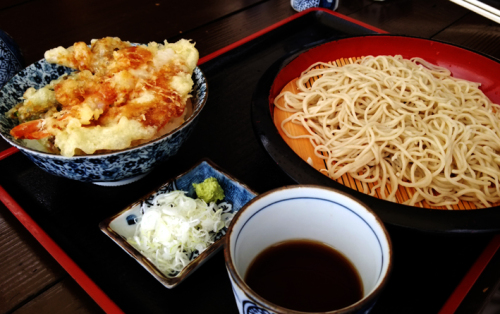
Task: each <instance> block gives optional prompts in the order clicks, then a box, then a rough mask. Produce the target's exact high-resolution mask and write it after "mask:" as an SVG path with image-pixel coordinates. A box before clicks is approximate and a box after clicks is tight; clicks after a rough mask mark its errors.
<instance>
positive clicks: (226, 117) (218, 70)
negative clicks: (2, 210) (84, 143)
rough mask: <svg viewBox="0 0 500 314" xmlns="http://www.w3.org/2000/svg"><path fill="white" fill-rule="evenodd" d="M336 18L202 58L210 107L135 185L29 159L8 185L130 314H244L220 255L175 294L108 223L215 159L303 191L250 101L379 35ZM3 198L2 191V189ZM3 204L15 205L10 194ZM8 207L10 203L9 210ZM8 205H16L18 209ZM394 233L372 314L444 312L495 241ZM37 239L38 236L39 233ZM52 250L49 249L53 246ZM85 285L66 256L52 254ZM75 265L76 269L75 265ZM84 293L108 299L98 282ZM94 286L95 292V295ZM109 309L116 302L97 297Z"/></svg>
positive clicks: (13, 167) (300, 18)
mask: <svg viewBox="0 0 500 314" xmlns="http://www.w3.org/2000/svg"><path fill="white" fill-rule="evenodd" d="M376 32H377V30H376V29H374V28H372V27H369V26H367V25H363V24H358V23H355V22H354V21H352V20H351V19H347V18H345V17H343V16H341V15H338V14H335V13H328V12H327V11H322V10H313V11H309V12H307V14H297V15H296V16H294V17H293V18H290V19H287V20H286V21H284V22H283V23H279V24H277V25H274V26H272V27H270V28H268V29H266V31H265V32H263V33H262V34H261V35H260V36H251V37H249V38H247V39H246V40H243V41H241V42H239V44H238V45H236V47H234V48H231V49H226V50H227V51H226V50H225V51H224V53H222V54H220V53H214V54H212V55H210V56H207V57H205V58H203V59H202V61H203V64H201V65H200V68H201V69H202V71H203V72H204V73H205V75H206V76H207V79H208V90H209V92H208V103H207V105H206V107H205V108H204V111H203V112H202V113H201V116H200V120H199V124H198V125H197V126H196V129H195V131H194V132H193V134H192V135H191V137H190V138H189V139H188V140H187V142H186V143H185V144H184V145H183V147H181V149H180V151H179V153H178V155H176V156H175V157H173V158H172V159H170V160H169V161H167V162H166V163H164V164H162V165H161V166H159V167H158V168H156V169H155V170H154V171H153V172H152V173H150V174H149V175H147V176H146V177H145V178H143V179H141V180H139V181H137V182H134V183H132V184H129V185H125V186H119V187H103V186H98V185H93V184H88V183H81V182H77V181H71V180H68V179H64V178H59V177H55V176H52V175H49V174H48V173H45V172H44V171H42V170H40V169H39V168H37V167H36V166H35V165H34V164H32V163H31V162H30V161H29V160H28V159H27V158H26V157H25V156H24V155H22V154H21V153H15V154H13V155H11V156H8V157H6V158H4V159H3V160H0V173H1V175H0V185H1V187H3V189H5V192H6V195H7V196H8V198H9V197H11V198H12V199H13V200H15V202H17V203H18V204H19V206H20V208H22V210H23V211H21V212H17V213H15V215H16V216H17V218H18V219H20V220H23V217H24V218H26V217H28V216H29V217H31V219H32V220H33V221H32V222H28V223H26V222H25V226H26V227H27V228H28V229H29V230H30V231H32V233H33V232H34V231H33V230H35V229H36V228H38V227H39V228H41V229H42V230H43V231H44V232H45V233H46V234H47V235H48V237H50V239H51V240H53V241H54V242H55V246H56V247H58V248H60V249H62V251H63V252H64V253H65V254H66V255H67V256H68V257H69V258H70V259H71V260H72V261H74V263H75V264H76V268H79V269H81V270H82V271H83V273H84V274H86V276H88V278H90V279H91V281H93V283H95V284H96V286H97V287H98V288H97V290H99V289H101V290H102V291H103V292H104V294H105V295H107V296H108V297H109V298H110V299H111V301H112V302H111V303H114V304H116V305H117V306H118V307H119V308H121V309H122V310H123V311H125V312H127V313H137V312H140V313H156V312H158V313H165V312H166V313H237V308H236V303H235V301H234V297H233V293H232V289H231V284H230V282H229V277H228V275H227V272H226V269H225V264H224V257H223V253H222V252H219V253H218V254H216V255H215V257H213V258H212V259H211V260H209V261H208V262H207V263H206V264H204V265H203V266H202V267H201V268H200V269H199V270H197V271H196V272H195V273H194V274H193V275H192V276H190V277H189V278H187V279H186V281H185V282H183V283H182V284H180V285H179V286H178V287H176V288H174V289H171V290H169V289H166V288H165V287H163V286H162V285H161V284H160V283H159V282H157V281H156V279H154V278H153V277H152V276H151V275H150V274H149V273H148V272H147V271H146V270H145V269H143V268H142V267H141V266H140V265H139V264H138V263H136V262H135V261H134V260H133V259H132V258H130V257H129V256H128V255H127V254H126V253H125V252H124V251H123V250H122V249H121V248H119V247H118V246H117V245H116V244H115V243H114V242H112V241H111V240H110V239H109V238H107V237H106V235H104V234H103V233H102V232H101V231H100V230H99V227H98V226H99V222H101V221H102V220H104V219H105V218H107V217H109V216H111V215H113V214H115V213H117V212H119V211H120V210H121V209H123V208H124V207H126V206H127V205H129V204H130V203H132V202H134V201H135V200H137V199H139V198H140V197H142V196H143V195H145V194H147V193H149V192H150V191H152V190H153V189H154V188H156V187H158V186H160V185H161V184H162V183H163V182H165V181H167V180H168V179H169V178H171V177H174V176H176V175H178V174H180V173H182V172H184V171H186V170H187V169H189V168H190V167H192V166H193V165H194V164H196V163H197V162H198V161H199V160H200V159H202V158H209V159H211V160H212V161H213V162H214V163H216V164H217V165H219V166H220V167H221V168H223V169H225V170H226V171H227V172H228V173H230V174H232V175H233V176H234V177H236V178H238V179H239V180H241V181H242V182H244V183H246V184H247V185H248V186H249V187H250V188H252V189H254V190H255V191H257V192H259V193H262V192H265V191H268V190H270V189H273V188H277V187H280V186H284V185H291V184H295V182H294V181H292V180H291V179H290V178H289V177H288V176H287V175H286V174H285V173H284V172H283V171H282V170H281V169H280V167H279V166H278V165H276V164H275V163H274V162H273V161H272V159H271V158H270V157H269V156H268V155H267V153H266V152H265V151H264V149H263V148H262V147H261V146H260V143H259V140H258V139H257V138H256V136H255V135H254V132H253V129H252V122H251V117H250V102H251V98H252V93H253V92H254V89H255V86H256V84H257V82H258V80H259V79H260V77H261V76H262V74H263V73H264V72H265V70H266V69H267V68H268V67H269V66H270V65H271V64H272V63H273V62H275V61H276V60H277V59H279V58H280V57H281V56H283V55H285V54H288V53H292V52H294V51H298V50H301V49H304V47H307V46H314V45H316V44H318V43H321V42H324V41H328V40H333V39H336V38H342V37H346V36H355V35H363V34H369V33H376ZM0 192H1V191H0ZM3 201H4V202H6V200H5V197H3ZM7 203H8V202H6V204H7ZM7 207H9V208H11V210H12V206H10V205H9V204H7ZM388 228H389V232H390V234H391V237H392V241H393V249H394V269H393V271H392V275H391V279H390V281H389V283H388V286H387V287H386V289H385V291H384V293H383V294H382V296H381V298H380V299H379V301H378V303H377V305H376V306H375V308H374V309H373V311H372V313H436V312H438V311H439V309H440V308H441V306H442V305H443V304H444V303H445V301H446V300H447V298H448V297H449V295H450V294H451V293H452V292H453V290H454V288H455V287H456V286H457V285H458V284H459V282H460V280H461V279H462V277H463V276H464V275H465V274H466V272H467V270H468V269H469V268H470V267H471V265H472V264H473V262H474V261H475V259H476V258H477V257H478V256H479V255H480V253H481V251H482V250H483V249H484V248H485V246H486V245H487V244H488V242H489V241H490V239H491V236H488V235H477V236H475V235H467V236H447V235H439V234H437V235H436V234H421V233H418V232H415V231H410V230H402V229H396V228H391V227H388ZM35 232H36V230H35ZM46 248H47V246H46ZM48 250H49V252H51V253H52V254H53V255H54V257H56V259H58V260H59V262H60V263H61V264H62V265H63V266H64V267H65V268H66V269H67V270H68V271H69V272H70V274H71V275H72V276H73V277H75V279H76V280H77V281H79V282H80V283H81V284H82V282H83V281H85V280H86V279H85V278H84V279H82V278H79V277H81V276H80V275H81V273H80V272H79V271H72V269H73V268H75V267H74V266H75V265H73V266H72V265H69V266H68V263H66V262H65V259H64V258H58V257H60V256H58V254H59V253H58V250H57V249H56V250H51V249H50V248H48ZM69 264H71V263H69ZM82 286H83V287H84V288H85V289H87V292H89V294H90V295H91V296H93V297H94V298H96V295H97V298H100V297H99V293H96V292H95V291H94V290H96V289H94V288H93V287H92V285H85V284H82ZM89 287H90V288H89ZM96 301H98V303H99V304H100V305H101V306H102V307H103V308H105V310H110V309H112V308H113V307H112V306H111V307H107V305H109V302H108V303H107V302H106V300H104V301H103V300H96Z"/></svg>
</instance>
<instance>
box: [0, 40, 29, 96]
mask: <svg viewBox="0 0 500 314" xmlns="http://www.w3.org/2000/svg"><path fill="white" fill-rule="evenodd" d="M23 64H24V61H23V57H22V55H21V51H20V50H19V47H18V46H17V44H16V42H15V41H14V39H12V37H10V36H9V35H8V34H7V33H5V32H4V31H2V30H0V87H2V86H3V85H4V84H5V83H7V81H8V80H9V79H10V78H11V77H13V76H14V75H15V74H16V73H17V72H19V71H21V69H22V68H23V67H24V66H23Z"/></svg>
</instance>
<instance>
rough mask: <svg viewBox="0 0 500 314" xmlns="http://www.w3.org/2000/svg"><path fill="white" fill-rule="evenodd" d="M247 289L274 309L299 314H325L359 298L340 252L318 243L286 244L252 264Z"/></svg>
mask: <svg viewBox="0 0 500 314" xmlns="http://www.w3.org/2000/svg"><path fill="white" fill-rule="evenodd" d="M245 282H246V283H247V285H248V286H249V287H250V288H251V289H252V290H253V291H255V292H256V293H257V294H258V295H259V296H261V297H263V298H264V299H266V300H267V301H269V302H271V303H274V304H276V305H279V306H282V307H284V308H287V309H291V310H295V311H302V312H327V311H334V310H338V309H341V308H344V307H346V306H349V305H351V304H353V303H355V302H357V301H359V300H361V298H362V297H363V287H362V283H361V279H360V276H359V274H358V272H357V270H356V269H355V268H354V266H353V265H352V263H351V262H350V261H349V260H348V259H347V258H346V257H345V256H344V255H343V254H341V253H340V252H338V251H337V250H335V249H333V248H332V247H330V246H328V245H326V244H323V243H321V242H317V241H312V240H289V241H284V242H280V243H277V244H275V245H272V246H270V247H268V248H267V249H265V250H264V251H262V252H261V253H260V254H259V255H257V257H256V258H255V259H254V260H253V261H252V263H251V264H250V267H249V268H248V270H247V273H246V276H245Z"/></svg>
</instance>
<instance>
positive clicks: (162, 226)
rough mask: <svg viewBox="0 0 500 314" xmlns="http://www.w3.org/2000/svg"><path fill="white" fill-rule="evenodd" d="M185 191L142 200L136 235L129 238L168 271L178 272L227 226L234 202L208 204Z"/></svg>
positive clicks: (165, 271)
mask: <svg viewBox="0 0 500 314" xmlns="http://www.w3.org/2000/svg"><path fill="white" fill-rule="evenodd" d="M185 194H186V192H184V191H172V192H170V193H167V194H160V195H157V196H156V197H155V198H154V199H153V201H152V204H153V205H147V204H145V203H144V204H143V205H142V206H143V207H142V211H143V213H144V214H143V215H142V216H141V217H139V218H138V219H137V221H136V222H137V228H136V232H135V235H134V236H133V237H131V238H128V239H127V241H128V242H129V243H130V244H132V245H133V246H134V247H135V248H136V249H137V250H139V251H140V252H141V253H142V254H143V255H144V256H146V257H147V258H148V259H149V260H150V261H151V262H153V264H154V265H155V266H156V267H157V268H158V269H159V270H160V271H161V272H163V273H164V274H165V275H167V276H170V277H173V276H175V275H177V274H178V273H179V272H180V271H181V270H182V269H183V268H184V267H186V265H187V264H189V262H190V261H191V260H193V259H194V258H195V257H196V256H198V255H199V254H200V253H201V252H203V251H204V250H206V249H207V248H208V247H209V246H210V245H211V244H212V243H214V242H215V239H216V237H217V235H218V234H219V233H220V232H223V230H225V228H227V227H228V225H229V223H230V221H231V219H232V217H233V214H232V213H231V208H232V207H231V204H229V203H227V202H223V203H220V204H216V203H215V202H211V203H209V204H207V203H206V202H205V201H203V200H201V199H193V198H190V197H188V196H186V195H185Z"/></svg>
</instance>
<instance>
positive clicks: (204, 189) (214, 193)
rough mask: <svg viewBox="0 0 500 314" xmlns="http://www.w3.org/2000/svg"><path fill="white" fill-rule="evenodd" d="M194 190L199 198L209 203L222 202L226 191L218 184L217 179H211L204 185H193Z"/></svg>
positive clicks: (206, 180)
mask: <svg viewBox="0 0 500 314" xmlns="http://www.w3.org/2000/svg"><path fill="white" fill-rule="evenodd" d="M193 187H194V190H195V192H196V195H197V196H198V198H200V199H202V200H204V201H205V202H207V203H210V202H217V201H222V200H223V199H224V190H222V187H221V186H220V185H219V182H217V179H216V178H214V177H210V178H207V179H205V181H203V182H202V183H193Z"/></svg>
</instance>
